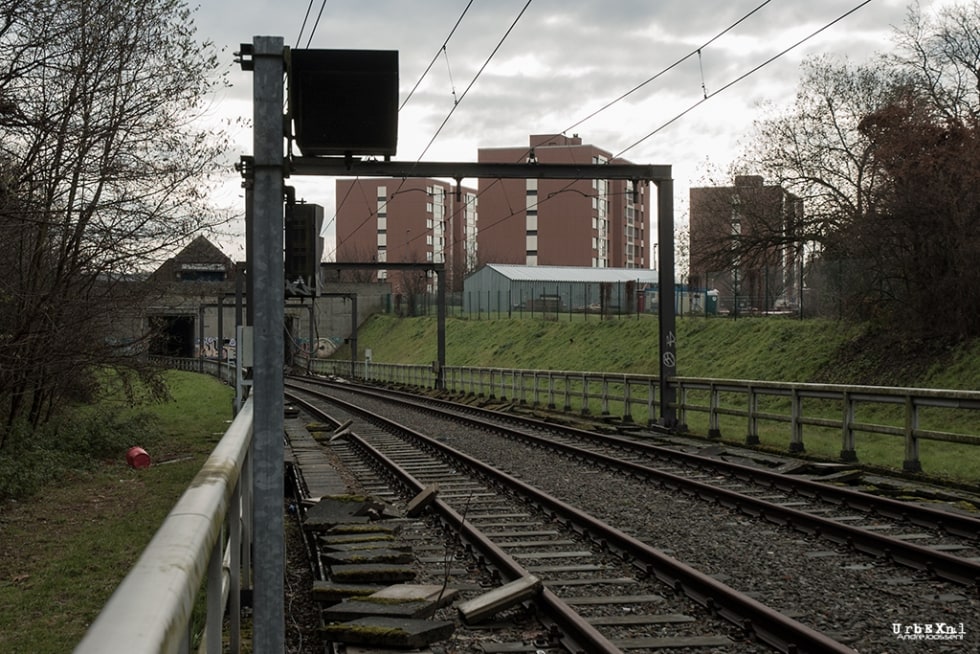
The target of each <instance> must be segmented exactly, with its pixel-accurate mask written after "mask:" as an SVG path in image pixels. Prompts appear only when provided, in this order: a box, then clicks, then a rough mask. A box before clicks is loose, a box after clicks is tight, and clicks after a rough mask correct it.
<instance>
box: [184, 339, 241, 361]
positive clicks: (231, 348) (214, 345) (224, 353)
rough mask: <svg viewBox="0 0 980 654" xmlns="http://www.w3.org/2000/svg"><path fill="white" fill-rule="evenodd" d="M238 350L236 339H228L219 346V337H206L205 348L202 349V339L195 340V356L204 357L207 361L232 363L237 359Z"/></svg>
mask: <svg viewBox="0 0 980 654" xmlns="http://www.w3.org/2000/svg"><path fill="white" fill-rule="evenodd" d="M236 350H237V345H236V343H235V339H233V338H226V339H224V343H223V344H222V345H221V346H219V345H218V337H217V336H206V337H205V338H204V347H203V348H202V347H201V339H195V340H194V356H195V357H202V356H203V357H204V358H205V359H219V358H220V359H221V360H222V361H231V360H233V359H234V358H235V352H236Z"/></svg>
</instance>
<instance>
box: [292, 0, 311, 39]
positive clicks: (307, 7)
mask: <svg viewBox="0 0 980 654" xmlns="http://www.w3.org/2000/svg"><path fill="white" fill-rule="evenodd" d="M313 2H314V0H310V4H308V5H307V6H306V15H304V16H303V24H302V25H300V27H299V34H298V35H296V47H297V48H298V47H299V44H300V43H301V42H302V40H303V32H305V31H306V21H308V20H309V19H310V12H311V11H313Z"/></svg>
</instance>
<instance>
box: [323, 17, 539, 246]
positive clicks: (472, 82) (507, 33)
mask: <svg viewBox="0 0 980 654" xmlns="http://www.w3.org/2000/svg"><path fill="white" fill-rule="evenodd" d="M532 1H533V0H527V2H526V3H525V4H524V6H523V7H522V8H521V10H520V12H519V13H518V14H517V17H516V18H515V19H514V20H513V21H512V22H511V24H510V26H509V27H508V28H507V30H506V31H505V32H504V34H503V36H501V37H500V40H499V41H498V42H497V45H496V46H495V47H494V49H493V50H492V51H491V52H490V54H489V56H487V59H486V60H485V61H484V62H483V65H482V66H480V69H479V70H478V71H477V72H476V75H474V76H473V79H472V80H470V83H469V84H468V85H467V86H466V88H465V89H464V90H463V92H462V93H461V94H460V95H459V97H458V98H456V97H455V96H454V102H453V106H452V108H451V109H450V110H449V113H448V114H447V115H446V117H445V119H443V121H442V123H441V124H440V125H439V127H438V129H436V131H435V133H434V134H433V135H432V138H431V139H429V142H428V144H427V145H426V146H425V148H424V149H423V150H422V153H421V154H419V156H418V157H417V158H416V160H415V161H416V163H418V162H420V161H421V160H422V157H424V156H425V154H426V153H427V152H428V151H429V148H431V147H432V144H433V143H435V140H436V139H437V138H438V137H439V134H440V133H441V132H442V130H443V129H444V128H445V126H446V124H447V123H448V122H449V119H450V118H451V117H452V115H453V113H454V112H455V111H456V108H457V107H458V106H459V103H460V102H462V101H463V98H464V97H466V94H467V93H469V91H470V89H472V88H473V86H474V85H475V84H476V81H477V80H478V79H479V78H480V76H481V75H482V74H483V72H484V71H485V70H486V68H487V66H488V65H489V64H490V61H491V60H492V59H493V58H494V56H495V55H496V54H497V52H498V51H499V50H500V48H501V47H502V46H503V44H504V41H506V40H507V37H508V36H510V34H511V32H513V31H514V28H515V27H516V26H517V23H518V22H520V20H521V18H522V17H523V16H524V13H525V12H526V11H527V8H528V7H529V6H530V5H531V2H532ZM466 9H469V5H467V7H466ZM464 13H465V11H464ZM460 19H462V17H460ZM458 24H459V22H458V21H457V25H458ZM455 29H456V28H455V27H454V28H453V31H455ZM440 52H441V50H440ZM438 56H439V54H438V53H437V54H436V59H438ZM430 68H431V64H430ZM402 106H404V103H403V105H402ZM406 181H407V180H406V179H402V180H401V182H400V183H399V185H398V188H396V189H395V191H394V192H392V193H391V194H390V195H389V197H394V196H395V195H396V194H397V193H398V192H399V191H400V190H401V189H402V187H403V186H404V185H405V182H406ZM384 206H387V202H386V203H385V205H383V206H382V207H379V208H378V211H381V209H383V208H384ZM339 211H340V208H338V210H337V212H338V213H339ZM374 215H375V212H371V213H369V214H368V216H367V217H366V218H365V219H364V220H363V221H362V222H361V224H360V225H358V226H357V227H356V228H355V229H354V230H353V232H352V233H355V232H357V231H358V230H359V229H360V228H361V227H363V226H364V225H366V224H367V222H368V221H369V220H370V219H371V217H372V216H374ZM335 217H336V214H335ZM421 237H422V236H421V235H419V236H418V237H416V238H421ZM336 250H337V246H335V247H334V251H336Z"/></svg>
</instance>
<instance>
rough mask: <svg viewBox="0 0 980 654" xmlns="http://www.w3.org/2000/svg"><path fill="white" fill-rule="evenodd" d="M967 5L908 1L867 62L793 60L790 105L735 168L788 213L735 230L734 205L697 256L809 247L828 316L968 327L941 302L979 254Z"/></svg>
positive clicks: (970, 331) (974, 41) (971, 329)
mask: <svg viewBox="0 0 980 654" xmlns="http://www.w3.org/2000/svg"><path fill="white" fill-rule="evenodd" d="M978 7H980V5H978V3H977V2H976V1H973V2H970V3H968V4H963V5H957V6H951V7H947V8H945V9H943V10H941V11H940V12H939V13H937V14H935V15H934V16H932V17H927V16H925V15H924V14H923V13H922V12H921V10H920V9H919V7H918V6H917V5H913V6H912V7H911V8H910V9H909V12H908V17H907V20H906V23H905V25H904V26H903V28H902V29H901V30H899V31H897V32H896V38H895V42H894V48H893V49H892V51H891V52H889V53H887V54H885V55H881V56H879V57H877V58H876V59H875V60H874V61H873V62H871V63H870V64H867V65H853V64H851V63H849V62H846V61H844V62H838V61H833V60H830V59H827V58H817V59H812V60H809V61H808V62H806V63H805V64H804V67H803V76H802V80H801V83H800V86H799V90H798V92H797V96H796V101H795V103H794V105H793V106H792V107H791V108H790V109H788V110H786V111H784V112H781V113H774V114H773V115H771V116H770V117H768V118H766V119H764V120H762V121H760V122H759V123H757V129H756V133H755V135H754V137H753V139H752V141H751V145H750V147H749V148H748V149H747V151H746V153H745V156H744V157H743V159H742V160H741V161H740V162H739V164H738V166H737V169H738V172H739V173H741V174H745V173H753V174H761V175H763V176H765V177H766V179H767V180H769V181H770V182H771V183H772V184H774V185H777V186H780V187H782V188H784V189H786V190H787V191H789V192H790V193H791V194H792V195H793V196H794V197H796V198H798V199H799V200H800V201H801V202H802V204H803V207H804V210H803V212H802V214H801V218H800V220H798V221H797V222H796V223H795V225H794V227H795V229H794V230H793V231H787V230H785V229H784V228H783V226H782V225H781V224H780V223H778V222H776V223H769V221H767V220H764V219H763V220H756V221H755V223H754V225H753V228H752V229H750V230H746V229H744V225H745V222H744V212H743V221H742V229H741V230H735V229H732V228H731V226H730V225H729V226H727V227H726V228H725V229H724V230H723V231H726V233H719V234H717V235H716V239H715V245H714V247H713V248H710V250H711V251H710V252H709V253H707V254H704V255H703V256H705V257H707V255H708V254H711V255H713V256H714V257H715V258H716V260H717V261H718V263H719V264H722V263H724V261H723V260H724V259H725V258H726V257H727V258H728V264H729V265H732V264H733V262H738V263H740V264H744V262H745V261H746V258H747V257H751V256H753V255H758V254H760V253H765V252H766V251H767V249H769V248H772V247H773V246H775V245H776V244H778V243H780V242H782V243H784V244H785V245H789V244H790V243H791V242H796V243H797V244H799V247H801V248H805V249H806V250H807V251H808V253H809V254H810V255H811V256H812V255H815V263H814V265H813V271H814V272H813V275H812V279H811V280H810V281H811V282H813V285H816V284H817V283H818V280H822V283H823V284H824V287H825V288H827V289H831V288H832V290H833V293H832V294H831V295H833V297H825V298H824V300H825V303H824V304H825V306H827V307H834V308H835V309H836V310H837V312H838V313H839V315H842V316H852V317H855V318H859V319H875V320H879V321H882V322H884V324H887V325H888V326H889V328H891V329H894V330H895V331H896V332H899V333H903V334H905V335H906V336H911V337H916V338H917V337H921V336H922V335H924V334H927V333H932V334H937V333H939V332H946V335H948V336H951V337H963V336H968V335H976V334H980V325H978V324H976V323H977V321H976V320H971V319H970V317H969V316H967V315H965V314H964V313H963V312H962V311H960V310H958V309H954V308H950V307H948V306H947V305H950V304H958V305H960V306H969V305H970V303H971V301H970V300H967V298H968V297H969V298H972V294H971V293H969V292H967V291H965V288H970V289H972V288H973V287H976V280H975V279H974V277H975V275H974V274H973V273H972V270H973V267H972V266H969V265H968V263H967V262H969V261H971V260H974V261H975V259H976V256H977V255H978V254H980V252H978V251H977V236H976V231H977V227H976V224H977V218H978V216H976V215H975V214H976V209H975V207H976V199H975V195H976V192H975V190H974V189H975V188H976V186H977V181H978V177H977V173H976V169H977V167H978V159H977V158H978V155H980V152H978V149H977V147H976V139H977V132H976V130H977V121H978V116H980V67H978V66H977V62H978V61H980V29H978V27H977V25H978V24H980V21H978V19H980V8H978ZM740 204H741V207H742V208H743V209H744V207H745V203H744V202H740ZM818 272H819V273H820V274H819V275H818V274H817V273H818ZM953 298H958V299H956V300H954V299H953ZM940 305H942V306H940ZM940 328H941V329H940Z"/></svg>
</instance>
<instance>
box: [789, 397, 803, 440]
mask: <svg viewBox="0 0 980 654" xmlns="http://www.w3.org/2000/svg"><path fill="white" fill-rule="evenodd" d="M790 402H792V407H791V412H792V417H791V419H790V434H791V436H790V441H789V451H790V452H803V451H805V450H804V447H803V421H802V418H803V398H802V397H801V396H800V391H799V389H797V388H795V387H794V388H793V392H792V394H791V396H790Z"/></svg>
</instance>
